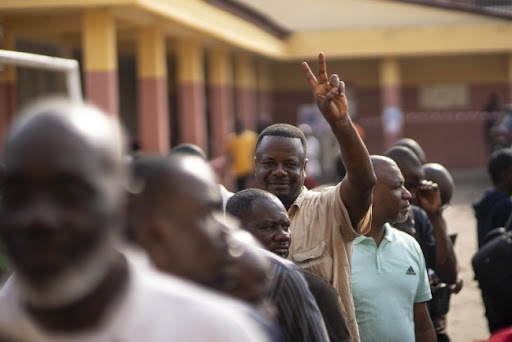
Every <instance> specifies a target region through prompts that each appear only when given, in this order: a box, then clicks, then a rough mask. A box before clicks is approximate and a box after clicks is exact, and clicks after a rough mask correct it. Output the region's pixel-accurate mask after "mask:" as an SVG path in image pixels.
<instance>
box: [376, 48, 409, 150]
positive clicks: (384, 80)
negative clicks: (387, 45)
mask: <svg viewBox="0 0 512 342" xmlns="http://www.w3.org/2000/svg"><path fill="white" fill-rule="evenodd" d="M379 76H380V77H379V79H380V89H381V103H382V128H383V134H384V147H385V149H388V148H390V147H391V146H393V145H394V143H395V142H396V141H397V140H398V139H400V137H401V135H402V131H403V122H404V118H403V112H402V99H401V91H400V88H401V77H400V64H399V62H398V60H397V59H396V58H385V59H382V60H381V62H380V69H379Z"/></svg>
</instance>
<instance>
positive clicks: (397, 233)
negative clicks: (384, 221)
mask: <svg viewBox="0 0 512 342" xmlns="http://www.w3.org/2000/svg"><path fill="white" fill-rule="evenodd" d="M388 229H389V231H390V234H392V235H393V236H394V237H395V239H396V241H397V242H398V243H399V244H401V245H403V246H405V247H407V248H408V249H410V250H414V251H418V252H419V253H422V252H421V247H420V245H419V243H418V241H416V239H415V238H414V237H413V236H411V235H409V234H407V233H405V232H402V231H401V230H399V229H396V228H395V227H393V226H391V225H389V226H388Z"/></svg>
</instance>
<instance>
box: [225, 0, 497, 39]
mask: <svg viewBox="0 0 512 342" xmlns="http://www.w3.org/2000/svg"><path fill="white" fill-rule="evenodd" d="M231 1H233V2H235V3H238V4H241V5H243V6H245V7H247V8H249V9H251V10H253V11H255V12H257V13H259V14H261V15H262V16H263V17H266V18H267V19H268V20H270V21H271V22H273V23H275V24H276V25H277V26H280V27H281V28H283V29H285V30H287V31H290V32H301V31H319V30H338V29H348V28H350V29H355V28H356V29H357V28H384V27H385V28H399V27H413V26H414V27H422V26H445V25H446V26H451V25H466V24H467V25H475V24H476V25H478V24H486V23H491V22H496V20H497V19H496V17H490V16H485V15H481V14H475V13H469V12H463V11H456V10H447V9H445V8H439V7H433V6H425V5H420V4H411V3H406V2H401V1H389V0H314V1H313V0H231Z"/></svg>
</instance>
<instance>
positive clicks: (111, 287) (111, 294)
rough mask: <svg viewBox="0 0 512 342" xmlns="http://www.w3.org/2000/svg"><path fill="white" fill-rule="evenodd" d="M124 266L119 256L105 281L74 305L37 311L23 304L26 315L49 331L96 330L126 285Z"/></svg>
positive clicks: (126, 273)
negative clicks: (94, 328)
mask: <svg viewBox="0 0 512 342" xmlns="http://www.w3.org/2000/svg"><path fill="white" fill-rule="evenodd" d="M127 280H128V265H127V262H126V259H125V258H124V256H122V255H121V254H119V255H118V256H117V259H116V261H115V262H114V263H113V264H112V265H111V267H110V269H109V270H108V271H107V272H106V274H105V277H104V278H103V279H102V280H101V281H100V282H99V284H98V285H97V286H96V287H95V288H94V289H92V290H91V292H90V293H88V294H86V295H85V296H84V297H82V298H80V299H79V300H77V301H76V302H74V303H70V304H67V305H65V306H61V307H50V308H41V307H34V306H31V305H30V304H28V303H27V304H26V307H27V310H28V312H29V313H30V314H31V315H32V317H33V318H34V319H35V321H37V322H38V323H39V324H40V325H41V326H43V327H44V328H45V329H47V330H50V331H58V332H71V331H78V330H84V329H88V328H92V327H94V326H98V325H99V324H100V323H101V321H102V319H103V317H104V314H105V312H106V311H107V309H108V308H109V306H110V305H111V304H112V303H113V302H114V301H115V300H116V299H117V298H118V297H119V296H120V295H121V293H122V292H123V289H124V288H125V286H126V285H127Z"/></svg>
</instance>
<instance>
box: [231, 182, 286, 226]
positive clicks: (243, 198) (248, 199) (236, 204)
mask: <svg viewBox="0 0 512 342" xmlns="http://www.w3.org/2000/svg"><path fill="white" fill-rule="evenodd" d="M264 198H269V199H273V198H276V199H277V197H276V196H274V195H273V194H271V193H270V192H268V191H265V190H260V189H253V188H251V189H245V190H241V191H238V192H237V193H235V194H234V195H233V196H231V198H230V199H229V200H228V203H227V204H226V212H227V213H229V214H231V215H233V216H234V217H236V218H238V219H239V220H240V221H241V222H242V227H243V226H244V223H245V222H246V220H247V219H248V218H249V216H250V214H251V206H252V202H254V201H256V200H258V199H264Z"/></svg>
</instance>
